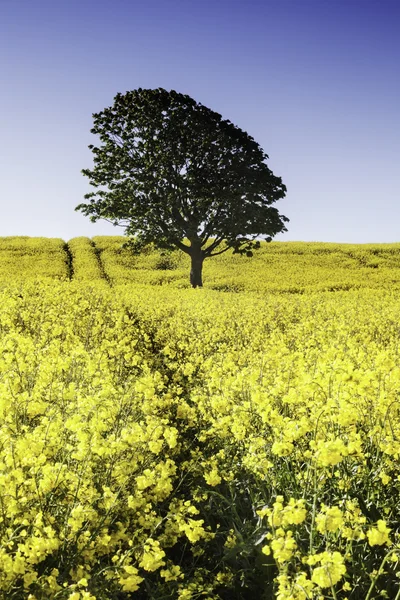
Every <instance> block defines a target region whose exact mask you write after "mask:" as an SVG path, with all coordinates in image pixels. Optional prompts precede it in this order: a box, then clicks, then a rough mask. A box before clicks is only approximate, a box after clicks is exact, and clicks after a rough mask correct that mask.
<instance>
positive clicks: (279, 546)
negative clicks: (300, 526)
mask: <svg viewBox="0 0 400 600" xmlns="http://www.w3.org/2000/svg"><path fill="white" fill-rule="evenodd" d="M282 533H283V535H282V536H281V537H278V538H275V539H274V540H272V541H271V548H272V552H273V555H274V558H275V560H276V561H277V562H279V563H281V562H286V561H288V560H290V559H291V558H292V556H293V552H294V551H295V550H296V548H297V544H296V541H295V540H294V539H293V532H292V531H287V532H286V533H285V532H282ZM264 554H265V553H264Z"/></svg>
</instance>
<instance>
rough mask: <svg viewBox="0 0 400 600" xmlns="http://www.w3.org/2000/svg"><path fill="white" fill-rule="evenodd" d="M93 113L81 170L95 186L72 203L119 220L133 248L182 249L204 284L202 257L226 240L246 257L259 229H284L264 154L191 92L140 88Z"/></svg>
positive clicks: (276, 180) (94, 216)
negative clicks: (96, 142) (94, 140)
mask: <svg viewBox="0 0 400 600" xmlns="http://www.w3.org/2000/svg"><path fill="white" fill-rule="evenodd" d="M93 119H94V127H93V128H92V129H91V130H90V131H91V133H93V134H97V135H99V137H100V140H101V142H102V145H100V146H99V147H95V146H93V145H92V144H91V145H90V146H89V148H90V149H91V150H92V152H93V154H94V167H93V169H83V170H82V173H83V174H84V175H85V176H87V177H88V178H89V180H90V184H91V185H92V186H94V187H95V188H98V189H97V190H96V191H95V192H91V193H88V194H85V196H84V198H85V199H87V200H89V203H87V204H79V205H78V206H77V207H76V209H75V210H80V211H82V213H83V214H85V215H86V216H89V217H90V219H91V221H93V222H95V221H97V220H98V219H105V220H107V221H110V222H111V223H113V224H114V225H120V226H122V227H124V228H125V233H126V235H127V236H128V238H129V239H130V240H132V241H133V245H134V247H135V248H140V247H142V246H144V245H147V244H149V243H153V244H155V246H156V247H158V248H162V249H169V250H171V249H176V248H179V249H180V250H182V251H183V252H186V253H187V254H188V255H189V256H190V257H191V265H192V266H191V276H190V280H191V284H192V286H193V287H198V286H199V287H200V286H202V266H203V262H204V259H205V258H208V257H211V256H216V255H217V254H221V253H223V252H226V251H228V250H229V249H232V250H233V252H235V253H246V254H247V255H248V256H251V254H252V250H253V249H256V248H258V247H259V246H260V242H259V238H260V237H261V236H264V235H266V236H267V241H271V239H272V237H273V236H274V235H276V234H277V233H280V232H284V231H287V229H286V227H285V225H284V223H285V222H287V221H289V219H288V218H287V217H285V216H283V215H280V214H279V213H278V210H277V209H276V208H275V207H273V206H272V204H274V203H275V202H276V201H277V200H279V199H281V198H283V197H284V196H285V194H286V186H285V185H284V184H283V183H282V179H281V178H280V177H277V176H275V175H274V174H273V173H272V171H271V170H270V169H269V168H268V166H267V164H266V162H265V159H267V158H268V155H267V154H265V152H264V151H263V150H262V148H261V147H260V146H259V145H258V144H257V143H256V142H255V140H254V139H253V138H252V137H251V136H250V135H248V134H247V133H246V132H244V131H242V130H241V129H240V128H239V127H236V126H235V125H233V123H231V122H230V121H228V120H224V119H223V118H222V116H221V115H220V114H218V113H217V112H214V111H212V110H211V109H209V108H207V107H206V106H203V105H202V104H200V103H198V102H196V101H195V100H193V99H192V98H191V97H190V96H187V95H184V94H180V93H177V92H176V91H174V90H172V91H170V92H168V91H166V90H164V89H162V88H158V89H142V88H139V89H137V90H133V91H129V92H126V93H125V94H120V93H119V94H117V95H116V96H115V98H114V104H113V106H111V107H109V108H105V109H104V110H103V111H102V112H99V113H94V114H93ZM101 188H103V189H101ZM104 188H107V189H104Z"/></svg>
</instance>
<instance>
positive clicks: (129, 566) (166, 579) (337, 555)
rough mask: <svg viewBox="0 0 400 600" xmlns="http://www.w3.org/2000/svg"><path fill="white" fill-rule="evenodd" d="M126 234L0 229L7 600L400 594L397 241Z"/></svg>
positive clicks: (351, 598) (339, 599)
mask: <svg viewBox="0 0 400 600" xmlns="http://www.w3.org/2000/svg"><path fill="white" fill-rule="evenodd" d="M5 240H6V241H5ZM15 240H17V241H15ZM30 240H31V241H30ZM32 240H35V241H32ZM122 241H123V239H122V238H105V237H104V238H94V239H93V240H88V238H75V240H71V241H70V242H69V243H68V247H67V248H66V247H65V244H64V242H63V241H62V240H47V241H46V240H41V241H39V239H37V238H36V239H35V238H26V239H25V240H21V239H19V240H18V238H14V241H13V240H12V239H10V238H8V239H7V238H2V239H0V273H1V285H0V446H1V449H2V452H1V455H0V598H4V600H6V599H7V600H8V599H11V600H25V599H28V600H45V599H50V600H53V599H54V600H56V599H57V600H64V599H67V598H68V599H70V600H84V599H85V600H114V599H115V600H129V599H130V598H134V599H137V600H145V599H147V598H149V599H154V600H162V599H167V600H172V599H175V598H176V599H178V600H187V599H195V598H205V599H209V600H210V599H214V600H218V599H219V600H231V599H232V600H235V599H236V600H250V599H253V598H260V599H261V600H262V599H264V600H267V599H270V598H276V599H277V600H308V599H311V600H320V599H324V598H327V599H332V598H333V599H336V600H345V599H348V600H377V599H378V598H382V597H386V598H390V599H391V600H395V599H396V600H398V599H399V598H400V591H399V590H400V587H399V577H398V575H399V572H400V564H399V563H400V539H399V533H400V506H399V503H398V498H399V492H400V472H399V458H400V402H399V392H400V348H399V339H400V337H399V334H400V327H399V323H400V301H399V299H398V293H397V287H396V282H397V269H398V267H397V257H398V253H399V248H400V247H398V246H397V245H382V246H380V247H379V248H378V247H377V246H370V247H369V248H366V249H364V248H362V247H360V246H358V247H357V246H352V247H350V246H349V247H347V246H345V245H336V246H335V247H334V248H333V247H330V246H331V245H327V244H325V245H323V244H319V245H317V244H316V245H313V244H300V243H299V244H295V243H293V244H292V245H291V244H290V243H287V244H286V245H283V244H282V245H281V246H280V245H279V244H278V243H276V244H275V245H273V244H269V245H268V246H267V245H265V247H263V248H262V250H261V253H260V255H259V256H258V258H254V259H249V260H248V259H243V258H241V257H228V256H226V257H225V255H223V256H222V257H221V259H220V260H217V259H210V261H209V265H207V263H205V269H208V271H207V273H208V275H207V277H208V282H209V288H207V280H206V287H205V288H204V289H202V290H192V289H184V285H183V273H185V274H186V269H187V265H183V263H182V265H181V263H180V262H179V261H180V260H181V259H180V258H179V256H178V255H177V256H176V257H175V256H174V255H161V254H160V253H156V252H155V251H153V250H150V249H149V251H148V253H145V254H142V255H140V256H137V257H134V256H132V255H129V254H128V253H126V251H125V250H124V249H123V248H121V243H122ZM22 246H23V247H24V248H26V249H27V251H26V253H24V252H23V248H22ZM29 248H30V250H29ZM12 253H14V254H12ZM267 254H268V260H269V261H270V262H268V261H267V259H266V257H267ZM40 255H41V258H42V260H38V257H39V256H40ZM12 256H15V260H14V262H12V260H11V258H10V257H12ZM21 256H22V257H23V260H22V262H21ZM2 257H4V258H7V257H8V258H7V260H6V261H4V263H3V267H4V268H3V267H1V265H2V262H1V261H2ZM46 257H47V258H46ZM68 257H69V259H68ZM184 258H185V257H184ZM67 259H68V260H67ZM46 260H47V262H46ZM251 260H254V261H258V271H257V269H256V268H255V267H254V268H253V267H251V265H254V264H256V263H252V262H251ZM157 261H158V262H157ZM174 261H176V262H174ZM213 261H214V262H213ZM291 261H293V263H294V265H295V266H293V265H292V266H290V263H291ZM346 261H347V262H346ZM372 261H376V262H377V263H378V266H375V267H372V266H371V264H372ZM6 263H7V265H8V267H7V268H8V271H7V269H6V267H5V266H4V265H5V264H6ZM22 263H23V265H24V266H23V269H22V268H21V270H20V271H19V265H20V264H22ZM46 264H47V266H45V265H46ZM167 264H169V265H170V266H169V267H168V268H166V265H167ZM244 264H246V265H249V268H248V269H247V268H246V269H244V270H243V265H244ZM27 265H30V269H29V268H28V266H27ZM35 265H37V268H36V274H35V276H33V271H34V268H35ZM160 265H163V266H162V268H160ZM171 265H172V266H171ZM285 265H286V266H285ZM335 265H336V266H335ZM278 267H279V269H278ZM1 269H3V270H1ZM52 269H53V270H52ZM63 269H64V270H63ZM180 269H182V282H181V283H180V279H179V277H180V275H179V272H180ZM285 269H287V271H288V272H286V271H285ZM278 270H279V277H278ZM174 272H175V275H176V278H175V279H174V278H173V277H172V275H171V279H170V283H169V284H168V282H167V280H163V281H161V280H160V279H157V278H158V277H161V276H164V275H165V274H167V275H170V274H173V273H174ZM360 272H361V273H371V276H368V277H370V278H369V279H368V278H367V279H363V277H364V276H361V275H360ZM7 273H8V275H7ZM274 273H275V276H273V274H274ZM323 274H325V278H324V277H323ZM14 275H15V277H14ZM178 275H179V276H178ZM186 275H187V274H186ZM351 275H352V276H353V277H352V278H351ZM235 277H238V278H239V280H240V281H239V283H240V282H241V283H240V285H239V284H238V288H237V289H236V290H234V291H235V293H233V292H229V290H230V289H232V286H233V282H234V281H235V279H234V278H235ZM240 277H241V279H240ZM291 277H292V278H293V279H292V280H291V279H290V278H291ZM318 277H321V281H318ZM346 277H347V278H348V279H346ZM391 279H392V281H391ZM346 281H347V282H348V284H349V287H348V289H347V291H344V288H343V287H342V289H340V286H339V284H340V283H341V284H342V285H344V283H345V282H346ZM161 282H162V283H163V285H157V284H160V283H161ZM221 282H222V283H221ZM335 282H336V288H335V287H334V285H333V284H334V283H335ZM350 284H351V285H350ZM241 286H243V288H242V287H241ZM290 286H292V287H290ZM318 286H319V287H318ZM212 287H214V288H215V289H212ZM330 288H333V289H330ZM294 290H297V293H296V291H294Z"/></svg>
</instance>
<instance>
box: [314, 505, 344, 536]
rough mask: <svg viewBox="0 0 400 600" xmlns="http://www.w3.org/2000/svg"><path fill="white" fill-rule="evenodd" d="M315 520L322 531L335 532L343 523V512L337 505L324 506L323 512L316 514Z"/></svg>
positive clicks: (318, 528)
mask: <svg viewBox="0 0 400 600" xmlns="http://www.w3.org/2000/svg"><path fill="white" fill-rule="evenodd" d="M315 522H316V524H317V530H318V531H319V532H320V533H326V532H328V531H330V532H333V531H336V530H337V529H339V527H341V526H342V525H343V522H344V520H343V513H342V511H341V510H340V508H338V507H337V506H332V508H328V507H326V506H323V507H322V512H320V513H319V514H318V515H317V516H316V518H315Z"/></svg>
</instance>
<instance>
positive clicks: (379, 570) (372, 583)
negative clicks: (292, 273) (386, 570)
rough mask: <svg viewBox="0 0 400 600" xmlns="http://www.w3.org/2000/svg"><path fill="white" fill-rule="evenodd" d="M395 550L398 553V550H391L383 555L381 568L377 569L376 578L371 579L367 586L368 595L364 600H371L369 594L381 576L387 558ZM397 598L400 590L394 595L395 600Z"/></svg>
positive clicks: (399, 596)
mask: <svg viewBox="0 0 400 600" xmlns="http://www.w3.org/2000/svg"><path fill="white" fill-rule="evenodd" d="M396 550H397V551H398V548H393V550H390V551H389V552H388V553H387V554H386V555H385V557H384V559H383V560H382V562H381V566H380V567H379V569H378V572H377V574H376V576H375V577H374V579H373V580H372V582H371V585H370V586H369V590H368V593H367V595H366V596H365V600H370V598H371V594H372V590H373V589H374V587H375V584H376V582H377V580H378V577H380V575H382V571H383V567H384V566H385V564H386V562H387V561H388V559H389V556H390V555H391V554H393V552H395V551H396ZM399 598H400V589H399V591H398V592H397V594H396V598H395V600H398V599H399Z"/></svg>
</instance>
